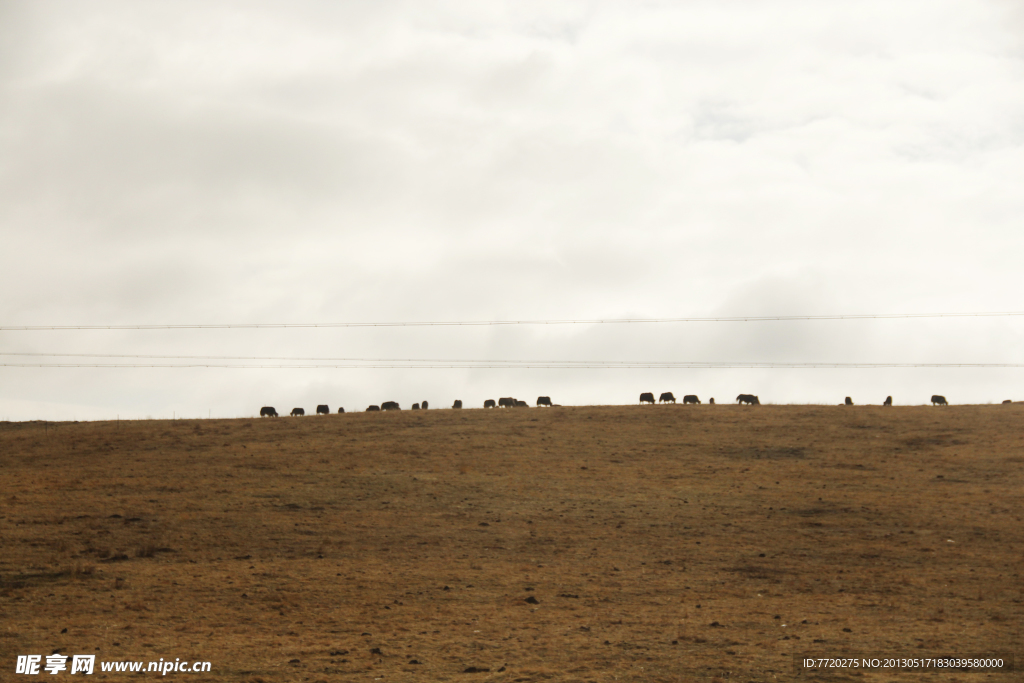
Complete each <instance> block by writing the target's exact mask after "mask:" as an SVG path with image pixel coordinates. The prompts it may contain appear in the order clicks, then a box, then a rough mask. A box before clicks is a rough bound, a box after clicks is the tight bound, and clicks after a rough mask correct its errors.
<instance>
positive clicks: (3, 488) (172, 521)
mask: <svg viewBox="0 0 1024 683" xmlns="http://www.w3.org/2000/svg"><path fill="white" fill-rule="evenodd" d="M1022 427H1024V406H1020V405H995V406H951V407H937V408H933V407H893V408H881V407H872V406H851V407H847V406H770V405H765V406H754V407H746V406H744V407H740V406H728V405H725V406H704V405H702V406H684V405H663V406H662V405H659V406H628V407H575V408H573V407H562V408H550V409H530V410H461V411H460V410H429V411H415V412H413V411H403V412H390V413H346V414H343V415H328V416H308V417H302V418H289V417H281V418H265V419H239V420H199V421H197V420H177V421H134V422H120V423H118V422H94V423H41V422H38V423H0V476H2V480H0V666H2V669H0V670H2V671H5V672H7V673H6V674H2V675H0V679H3V680H7V679H8V678H10V677H13V671H14V660H15V658H16V656H17V655H19V654H43V655H46V654H50V653H52V652H54V651H58V652H60V653H62V654H67V655H70V654H96V655H97V658H98V660H115V659H125V660H128V659H131V660H142V661H155V660H158V659H159V658H161V657H163V658H165V659H172V660H173V659H174V658H182V659H188V660H208V661H211V662H212V665H213V672H212V673H211V674H176V675H177V676H178V677H179V678H180V677H194V678H195V679H196V680H199V679H202V680H217V681H251V682H256V683H259V682H263V683H275V682H292V681H294V682H307V681H311V682H314V683H315V682H316V681H336V680H343V681H349V680H353V681H355V680H365V681H373V680H381V681H384V682H385V683H386V682H387V681H501V682H506V681H507V682H513V681H514V682H517V683H519V682H528V681H529V682H532V681H552V682H556V681H566V682H568V681H574V682H585V681H601V682H604V681H613V680H618V681H621V680H634V681H672V682H676V681H705V680H707V681H733V680H735V681H744V682H746V681H774V680H779V681H786V680H798V679H799V680H834V681H846V680H849V681H853V680H864V679H869V680H879V681H904V680H906V681H911V680H913V681H918V680H921V679H922V677H923V676H926V677H927V678H928V680H929V681H968V680H970V681H974V680H983V679H986V675H978V674H966V673H961V672H943V673H920V672H916V673H912V672H885V673H877V672H876V673H871V672H868V673H857V672H839V673H828V674H826V673H817V674H815V673H801V674H798V673H797V672H796V670H795V669H794V660H793V657H794V655H800V654H812V653H814V654H819V655H827V654H831V655H836V656H843V655H854V654H857V655H863V654H874V655H894V656H904V657H913V656H932V655H936V654H981V653H1017V654H1018V655H1019V654H1020V653H1021V648H1020V644H1021V638H1020V635H1021V634H1020V628H1021V621H1022V616H1024V615H1022V610H1021V561H1022V559H1024V553H1022V549H1024V544H1022V534H1021V531H1022V525H1021V521H1022V518H1024V504H1022V503H1024V500H1022V495H1024V474H1022V463H1024V457H1022V456H1024V429H1022ZM1017 666H1018V673H1016V674H990V675H988V676H989V677H991V678H992V679H993V680H1007V681H1009V680H1021V679H1020V678H1019V677H1020V676H1021V674H1020V673H1019V671H1020V669H1021V668H1024V661H1021V662H1018V663H1017ZM44 675H46V674H45V673H44ZM64 675H67V674H64ZM94 675H95V676H97V677H98V678H104V677H107V678H110V679H118V678H126V677H128V676H131V674H115V673H110V674H101V673H100V672H99V671H97V673H96V674H94ZM153 675H154V674H146V676H153ZM1015 677H1016V678H1015Z"/></svg>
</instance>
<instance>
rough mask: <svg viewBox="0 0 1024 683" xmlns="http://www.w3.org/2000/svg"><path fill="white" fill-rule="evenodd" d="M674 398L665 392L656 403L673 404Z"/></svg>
mask: <svg viewBox="0 0 1024 683" xmlns="http://www.w3.org/2000/svg"><path fill="white" fill-rule="evenodd" d="M675 402H676V397H675V396H673V395H672V392H671V391H666V392H665V393H664V394H662V395H661V396H660V397H659V398H658V403H675Z"/></svg>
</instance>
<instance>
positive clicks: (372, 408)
mask: <svg viewBox="0 0 1024 683" xmlns="http://www.w3.org/2000/svg"><path fill="white" fill-rule="evenodd" d="M366 412H368V413H377V412H380V406H367V408H366Z"/></svg>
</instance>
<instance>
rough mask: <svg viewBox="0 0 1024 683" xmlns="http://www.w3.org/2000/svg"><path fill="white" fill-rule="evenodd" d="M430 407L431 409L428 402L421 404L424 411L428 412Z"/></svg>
mask: <svg viewBox="0 0 1024 683" xmlns="http://www.w3.org/2000/svg"><path fill="white" fill-rule="evenodd" d="M429 407H430V404H429V403H427V402H426V401H424V402H423V403H421V404H420V408H423V410H426V409H427V408H429Z"/></svg>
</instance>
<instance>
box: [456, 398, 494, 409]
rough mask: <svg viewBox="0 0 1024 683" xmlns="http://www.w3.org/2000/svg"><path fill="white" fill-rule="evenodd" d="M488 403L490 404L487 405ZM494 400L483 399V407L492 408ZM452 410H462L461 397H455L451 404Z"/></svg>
mask: <svg viewBox="0 0 1024 683" xmlns="http://www.w3.org/2000/svg"><path fill="white" fill-rule="evenodd" d="M488 403H490V404H491V405H487V404H488ZM493 407H494V401H485V402H484V408H493ZM452 410H462V399H458V398H457V399H455V403H453V404H452Z"/></svg>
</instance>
